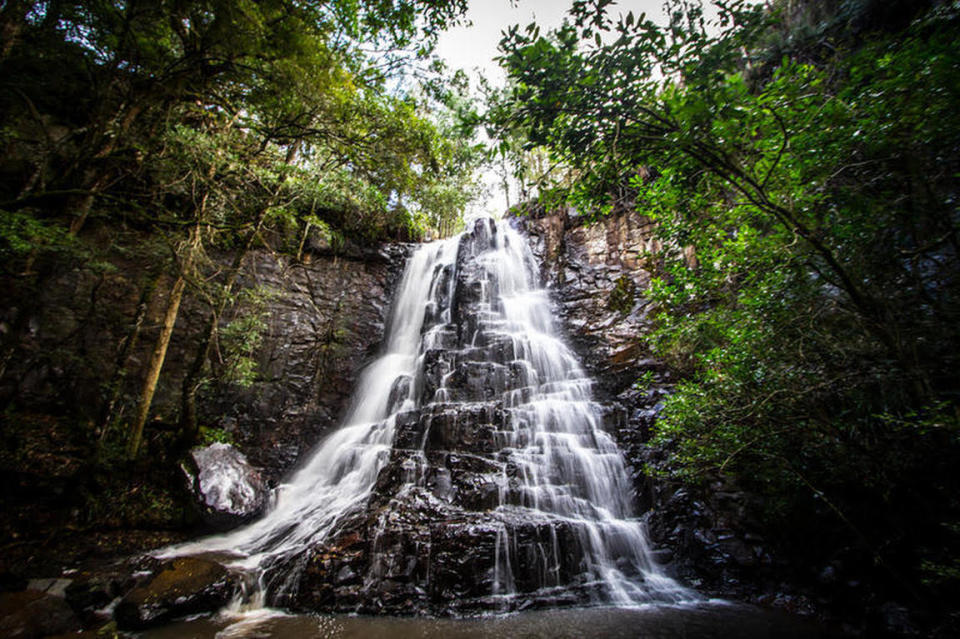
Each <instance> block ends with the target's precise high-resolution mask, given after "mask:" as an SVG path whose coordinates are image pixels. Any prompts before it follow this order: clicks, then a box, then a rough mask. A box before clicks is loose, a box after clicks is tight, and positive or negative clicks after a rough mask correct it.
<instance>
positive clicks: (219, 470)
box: [181, 443, 269, 530]
mask: <svg viewBox="0 0 960 639" xmlns="http://www.w3.org/2000/svg"><path fill="white" fill-rule="evenodd" d="M181 468H182V470H183V473H184V475H185V477H186V480H187V487H188V490H189V491H190V494H191V495H192V496H193V500H194V505H195V506H196V507H197V509H198V510H199V511H200V514H201V517H202V518H203V520H204V521H205V522H206V523H207V524H208V525H210V526H211V527H212V528H215V529H217V530H227V529H230V528H233V527H236V526H238V525H240V524H242V523H244V522H247V521H250V520H251V519H253V518H255V517H257V516H258V515H260V514H261V513H262V512H263V509H264V508H265V507H266V505H267V501H268V496H269V492H268V490H267V486H266V484H265V483H264V481H263V477H262V475H261V473H260V470H259V469H257V468H254V467H253V466H251V465H250V463H249V462H248V461H247V458H246V457H245V456H244V455H243V453H241V452H239V451H238V450H237V449H236V448H234V447H233V446H231V445H229V444H223V443H215V444H210V445H209V446H204V447H202V448H194V449H193V450H191V451H190V455H189V459H188V460H187V462H186V463H184V464H183V465H182V466H181Z"/></svg>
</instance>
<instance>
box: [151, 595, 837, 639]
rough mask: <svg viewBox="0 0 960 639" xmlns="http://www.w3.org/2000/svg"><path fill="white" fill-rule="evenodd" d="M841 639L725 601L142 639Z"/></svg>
mask: <svg viewBox="0 0 960 639" xmlns="http://www.w3.org/2000/svg"><path fill="white" fill-rule="evenodd" d="M837 636H838V635H836V634H834V633H832V632H830V631H828V629H826V628H824V627H822V626H820V625H818V624H816V623H813V622H810V621H808V620H805V619H800V618H797V617H795V616H792V615H788V614H786V613H782V612H777V611H768V610H762V609H759V608H754V607H751V606H744V605H735V604H729V603H725V602H710V603H705V604H704V603H701V604H697V605H681V606H666V605H657V606H644V607H638V608H564V609H554V610H537V611H529V612H520V613H513V614H507V615H497V616H482V617H468V618H456V619H451V618H431V617H374V616H346V615H288V614H284V613H282V612H280V611H277V610H270V609H264V610H258V611H253V612H250V613H246V614H239V615H236V614H234V615H220V616H216V617H209V618H200V619H193V620H189V621H182V622H177V623H172V624H170V625H167V626H164V627H161V628H156V629H153V630H150V631H147V632H143V633H141V634H140V635H139V637H141V638H142V639H241V638H245V639H254V638H261V637H262V638H269V639H513V638H520V639H580V638H581V637H596V638H603V639H608V638H609V639H768V638H769V639H808V638H814V639H816V638H825V639H826V638H830V637H837Z"/></svg>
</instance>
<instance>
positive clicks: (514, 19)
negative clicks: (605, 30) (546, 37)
mask: <svg viewBox="0 0 960 639" xmlns="http://www.w3.org/2000/svg"><path fill="white" fill-rule="evenodd" d="M514 4H516V6H514V7H512V6H510V5H511V3H510V0H470V8H469V10H468V11H467V18H468V19H469V20H470V21H471V22H473V25H472V26H469V27H457V28H454V29H451V30H449V31H447V32H445V33H442V34H440V40H439V42H438V43H437V54H438V55H439V56H440V57H441V58H443V59H444V60H446V61H447V64H449V65H450V67H451V68H453V69H465V70H467V71H472V70H473V69H475V68H476V69H479V70H480V71H481V72H482V73H483V74H484V75H485V76H486V77H487V78H489V79H490V80H492V81H494V83H495V84H503V80H504V76H503V71H501V70H500V67H499V66H497V63H496V62H494V61H493V58H494V57H495V56H497V55H498V52H497V44H499V42H500V37H501V33H500V32H501V31H505V30H506V29H507V28H508V27H510V26H512V25H514V24H519V25H520V26H521V27H525V26H526V25H528V24H530V23H531V22H536V23H537V24H539V25H540V30H541V32H543V33H546V32H547V31H548V30H549V29H553V28H556V27H559V26H560V24H561V23H562V22H563V17H564V16H565V15H566V13H567V10H568V9H569V8H570V5H571V4H573V1H572V0H516V2H515V3H514ZM662 5H663V0H617V2H615V3H614V4H613V6H612V7H611V8H610V9H609V11H610V13H611V15H613V16H616V15H617V14H618V13H622V14H624V15H626V14H627V13H628V12H630V11H633V15H634V16H636V17H638V18H639V17H640V14H641V13H646V14H647V18H649V19H651V20H654V21H656V22H660V21H661V19H662V17H663V11H662V10H661V9H662Z"/></svg>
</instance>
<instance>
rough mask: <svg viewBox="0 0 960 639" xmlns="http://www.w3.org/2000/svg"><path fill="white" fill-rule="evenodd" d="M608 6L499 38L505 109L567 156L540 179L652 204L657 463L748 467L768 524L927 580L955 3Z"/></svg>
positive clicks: (938, 414)
mask: <svg viewBox="0 0 960 639" xmlns="http://www.w3.org/2000/svg"><path fill="white" fill-rule="evenodd" d="M609 4H610V3H609V2H606V1H605V0H600V1H598V2H575V3H574V4H573V8H572V10H571V13H570V18H571V19H570V21H569V22H568V23H567V24H565V25H564V26H563V27H561V28H560V29H559V30H557V31H556V32H554V33H551V34H547V35H543V36H541V35H540V33H539V30H538V28H537V27H536V25H530V26H529V27H527V28H526V29H525V30H521V29H520V28H513V29H511V30H510V31H509V32H508V33H507V34H506V37H505V38H504V40H503V42H502V43H501V47H502V51H503V63H504V65H505V66H506V67H507V69H508V72H509V74H510V78H511V79H512V82H513V89H512V94H511V95H510V96H509V98H508V100H506V102H505V103H504V104H501V105H499V107H498V108H499V110H500V113H501V115H500V120H499V121H500V124H501V126H502V127H503V128H504V129H511V130H514V131H518V130H519V131H523V132H525V136H526V144H527V146H528V148H532V147H536V146H544V147H546V148H547V149H549V151H550V153H551V155H552V158H553V160H554V161H555V162H558V163H563V164H565V165H567V166H570V167H573V169H575V171H576V175H577V176H578V177H577V180H576V181H575V183H574V184H572V185H570V186H565V185H557V184H555V185H554V186H553V189H552V193H551V192H545V194H544V195H543V196H542V197H551V196H552V197H559V198H563V199H566V200H567V201H569V202H571V203H573V204H575V205H576V206H579V207H580V208H581V209H582V210H584V211H589V212H592V214H593V215H594V216H599V215H604V214H607V213H609V212H611V211H612V210H614V209H617V210H623V209H624V208H630V209H635V210H637V211H639V212H641V213H643V214H645V215H647V216H649V217H651V218H652V219H653V220H654V221H655V222H656V223H657V233H658V235H659V236H660V238H661V239H662V244H663V246H664V247H665V248H664V251H663V252H662V254H660V255H657V256H651V257H652V260H651V263H653V264H656V265H658V266H657V272H656V273H655V275H656V277H655V278H654V281H653V285H652V289H651V291H650V295H651V297H652V298H653V300H654V301H655V302H656V304H657V308H658V309H659V312H658V313H657V315H656V321H657V330H656V331H655V332H654V334H653V335H652V336H650V339H649V342H650V346H651V348H653V349H654V351H655V352H656V353H657V354H659V355H660V356H661V357H663V358H665V359H666V360H667V361H668V362H669V363H670V364H671V365H672V367H673V368H674V370H675V371H677V372H679V373H681V375H682V381H681V383H680V384H678V385H677V387H676V388H675V389H674V393H673V394H672V395H671V397H670V398H669V399H668V400H667V402H666V406H665V409H664V414H663V416H662V417H661V419H660V420H659V423H658V429H659V433H660V434H659V438H660V441H661V443H663V444H665V445H668V446H669V449H670V450H671V451H672V452H673V455H672V458H671V461H670V463H669V465H668V466H667V468H666V469H665V470H666V471H667V472H672V473H676V474H678V475H680V476H682V477H685V478H686V479H687V480H688V481H697V480H702V479H703V478H706V477H711V476H715V475H716V474H717V473H721V474H727V475H733V476H735V477H738V478H739V479H740V480H741V481H743V482H744V483H746V484H747V485H748V486H750V487H751V488H752V489H754V490H756V491H758V492H759V493H761V494H763V495H764V496H765V497H766V503H767V504H768V506H769V508H768V512H767V513H766V517H767V521H768V522H769V525H770V527H771V529H774V530H776V531H777V534H779V535H781V536H782V537H783V538H788V537H790V536H791V535H796V537H793V541H794V542H798V540H799V539H800V538H802V537H804V536H807V537H809V536H810V535H811V534H816V535H820V536H822V537H827V538H829V542H828V543H825V544H822V546H823V547H827V548H831V547H837V546H840V547H844V545H845V544H850V545H851V546H852V547H853V548H855V550H852V551H850V552H851V553H853V554H857V553H860V554H861V555H862V556H865V559H864V562H865V563H866V564H867V565H871V564H875V565H876V566H880V567H882V568H883V569H884V570H889V571H890V572H891V573H896V574H898V575H901V574H909V575H911V576H910V577H909V579H900V580H899V581H901V582H902V583H906V584H917V583H919V580H920V577H919V576H918V575H920V574H921V573H922V571H921V569H920V568H919V566H920V565H921V564H922V563H923V561H925V560H923V559H922V558H921V557H918V555H919V554H920V553H919V551H918V549H919V548H921V547H923V546H928V547H937V544H938V543H942V533H941V532H940V531H941V530H942V529H941V528H938V525H939V523H940V522H941V521H948V522H949V521H956V518H957V513H958V512H960V509H958V504H957V503H956V499H955V497H954V496H952V493H951V491H952V490H954V489H955V487H956V482H955V480H954V478H952V474H951V471H949V470H948V469H949V468H950V467H952V465H953V464H955V463H956V460H957V458H958V441H957V433H958V430H960V426H958V412H957V405H956V397H957V392H958V387H957V378H956V375H955V373H954V372H952V371H955V370H956V366H957V358H956V352H957V346H958V344H960V334H958V330H957V327H958V326H960V321H958V320H960V306H958V304H957V300H958V297H957V293H958V290H957V282H958V279H957V274H958V272H960V264H958V254H960V252H958V250H957V244H956V237H957V231H958V226H960V215H958V209H957V207H956V204H955V193H956V192H957V181H956V177H957V175H958V172H957V163H956V162H955V161H954V160H949V159H948V158H956V157H957V150H958V149H960V127H958V126H957V125H956V121H955V119H954V118H951V117H950V116H949V115H948V114H949V113H952V112H953V111H955V110H956V108H957V106H958V103H960V91H958V85H957V74H956V73H955V71H954V70H953V69H955V68H956V65H957V64H958V62H960V60H958V59H957V51H956V47H955V46H954V45H953V42H954V41H955V38H956V35H957V33H958V29H960V15H958V13H957V11H956V9H955V8H951V7H945V6H939V7H934V8H930V7H929V6H926V7H925V6H924V3H914V4H913V5H911V7H910V9H911V11H910V12H908V13H906V14H905V15H906V16H908V17H909V16H913V19H912V22H910V21H909V20H908V24H906V25H905V24H904V20H903V17H902V15H903V14H902V15H900V16H896V17H895V19H894V17H891V16H890V15H889V14H887V13H885V12H884V11H883V10H881V9H878V8H877V6H878V5H876V4H875V3H866V2H865V3H842V5H837V6H836V7H834V10H833V12H830V11H829V10H828V9H825V8H824V7H820V8H821V9H823V11H821V14H820V15H818V16H815V17H816V18H817V19H816V20H814V21H812V22H811V21H810V20H809V18H810V17H811V16H813V13H810V12H805V11H803V10H802V8H801V9H798V8H797V7H798V6H800V7H802V6H805V3H775V5H774V8H773V10H772V11H767V10H765V9H764V8H762V7H758V6H750V5H747V4H745V3H739V2H724V3H718V4H719V5H720V6H719V16H718V18H717V21H716V23H715V24H713V25H710V24H708V23H707V21H706V19H705V18H704V13H703V11H702V9H701V7H700V6H699V4H698V3H689V2H671V3H668V15H669V24H667V25H666V26H664V27H660V26H658V25H656V24H654V23H652V22H650V21H649V20H646V19H645V18H644V16H640V17H639V19H637V18H636V17H635V16H633V15H632V14H627V15H625V16H624V15H621V16H619V18H618V19H616V20H613V19H611V18H610V17H609V16H608V14H607V12H606V11H605V9H606V7H607V5H609ZM901 8H902V7H901ZM824 12H826V17H824V15H823V14H824ZM918 95H922V96H923V97H924V99H923V101H922V103H923V107H922V109H921V108H918V106H917V101H916V96H918ZM685 249H686V250H687V251H689V250H690V249H692V250H693V252H694V254H695V255H696V258H697V259H696V260H695V263H693V262H691V261H690V260H687V259H685V256H684V250H685ZM930 486H936V487H937V488H936V490H935V492H936V497H932V496H929V494H924V492H925V491H927V490H930ZM951 487H952V488H951ZM921 495H923V496H922V497H921ZM891 512H895V513H898V515H897V517H893V518H892V519H893V521H891V520H888V519H885V517H884V516H878V513H891ZM811 514H812V516H810V517H809V521H816V522H821V521H823V520H824V519H825V518H832V520H833V521H836V522H837V526H835V527H834V526H831V527H824V528H820V529H818V530H816V531H815V532H814V531H811V526H810V525H809V524H805V523H803V522H804V520H803V517H804V516H806V515H811ZM908 521H911V522H912V523H914V524H916V527H915V528H912V529H911V528H909V527H908V526H907V525H906V522H908ZM921 522H922V523H921ZM831 536H832V537H831ZM818 560H819V559H818Z"/></svg>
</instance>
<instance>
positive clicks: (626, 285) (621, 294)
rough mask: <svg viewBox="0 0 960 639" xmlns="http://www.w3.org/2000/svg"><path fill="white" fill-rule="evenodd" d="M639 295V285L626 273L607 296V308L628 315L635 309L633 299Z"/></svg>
mask: <svg viewBox="0 0 960 639" xmlns="http://www.w3.org/2000/svg"><path fill="white" fill-rule="evenodd" d="M636 295H637V285H636V284H635V283H634V281H633V280H632V279H630V278H629V277H628V276H626V275H621V276H620V278H619V279H618V280H617V281H616V283H615V284H614V287H613V290H612V291H610V296H609V297H608V298H607V308H609V309H610V310H611V311H616V312H617V313H623V314H624V315H626V314H627V313H629V312H630V311H631V310H633V301H634V298H635V297H636Z"/></svg>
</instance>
